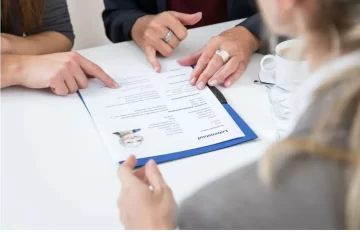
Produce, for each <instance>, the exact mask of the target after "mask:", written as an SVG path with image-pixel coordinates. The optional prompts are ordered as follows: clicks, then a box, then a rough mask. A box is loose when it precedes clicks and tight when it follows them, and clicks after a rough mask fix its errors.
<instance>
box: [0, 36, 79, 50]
mask: <svg viewBox="0 0 360 232" xmlns="http://www.w3.org/2000/svg"><path fill="white" fill-rule="evenodd" d="M1 38H2V41H4V40H5V41H7V43H6V44H7V46H8V47H7V48H6V49H2V51H3V50H4V51H5V53H10V54H17V55H43V54H49V53H58V52H67V51H70V50H71V48H72V43H71V41H70V40H69V39H68V38H67V37H66V36H64V35H63V34H61V33H58V32H55V31H46V32H41V33H39V34H36V35H29V36H24V37H21V36H15V35H10V34H6V33H1ZM49 41H51V42H49Z"/></svg>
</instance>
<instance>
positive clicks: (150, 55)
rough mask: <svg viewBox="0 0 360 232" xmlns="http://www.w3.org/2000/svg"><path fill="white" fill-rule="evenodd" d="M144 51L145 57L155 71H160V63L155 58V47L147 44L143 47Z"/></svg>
mask: <svg viewBox="0 0 360 232" xmlns="http://www.w3.org/2000/svg"><path fill="white" fill-rule="evenodd" d="M144 53H145V56H146V59H147V60H148V61H149V63H150V64H151V65H152V67H153V68H154V70H155V72H160V71H161V65H160V63H159V61H158V59H157V58H156V49H155V48H154V47H152V46H147V47H145V49H144Z"/></svg>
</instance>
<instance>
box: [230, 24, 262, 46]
mask: <svg viewBox="0 0 360 232" xmlns="http://www.w3.org/2000/svg"><path fill="white" fill-rule="evenodd" d="M234 29H235V30H236V31H237V33H239V34H240V35H241V37H242V39H245V40H246V41H247V43H248V44H249V48H250V49H251V51H252V52H256V51H257V50H258V49H259V48H260V40H259V39H258V38H257V37H256V36H255V35H254V34H253V33H251V31H249V30H248V29H247V28H246V27H243V26H237V27H235V28H234Z"/></svg>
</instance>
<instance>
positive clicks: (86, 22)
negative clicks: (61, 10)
mask: <svg viewBox="0 0 360 232" xmlns="http://www.w3.org/2000/svg"><path fill="white" fill-rule="evenodd" d="M67 2H68V6H69V11H70V17H71V20H72V24H73V26H74V31H75V35H76V39H75V45H74V50H80V49H85V48H90V47H97V46H101V45H105V44H109V43H111V42H110V41H109V40H108V39H107V38H106V35H105V29H104V25H103V21H102V17H101V13H102V11H103V10H104V2H103V0H67ZM85 6H86V9H85Z"/></svg>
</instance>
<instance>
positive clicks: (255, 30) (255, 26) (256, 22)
mask: <svg viewBox="0 0 360 232" xmlns="http://www.w3.org/2000/svg"><path fill="white" fill-rule="evenodd" d="M237 26H242V27H244V28H246V29H247V30H248V31H250V32H251V33H252V34H253V35H254V36H255V37H256V38H257V39H258V40H260V39H261V30H262V21H261V16H260V14H259V13H257V14H255V15H253V16H251V17H249V18H247V19H246V20H245V21H243V22H242V23H240V24H239V25H237Z"/></svg>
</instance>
